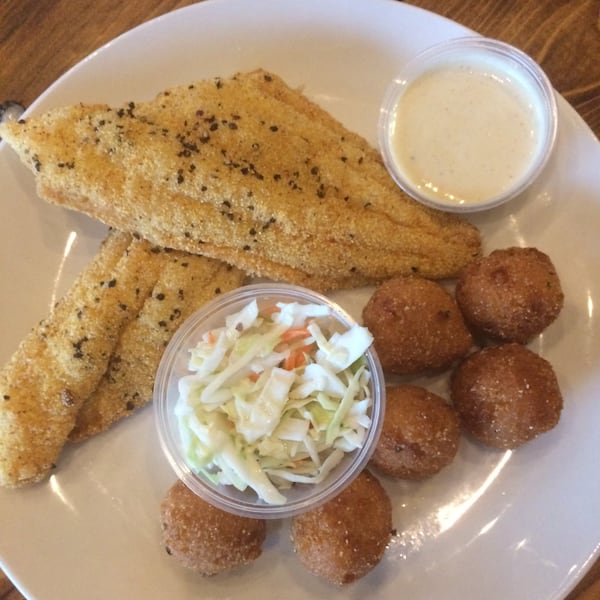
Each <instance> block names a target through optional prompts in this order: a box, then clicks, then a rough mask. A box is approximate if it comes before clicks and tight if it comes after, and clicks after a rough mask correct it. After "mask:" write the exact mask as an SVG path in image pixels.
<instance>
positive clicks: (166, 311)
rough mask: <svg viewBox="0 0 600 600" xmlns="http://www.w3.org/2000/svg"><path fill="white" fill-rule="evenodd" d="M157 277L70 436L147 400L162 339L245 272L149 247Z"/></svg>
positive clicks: (101, 426)
mask: <svg viewBox="0 0 600 600" xmlns="http://www.w3.org/2000/svg"><path fill="white" fill-rule="evenodd" d="M153 250H154V252H153V253H152V259H153V260H154V261H158V264H159V271H158V273H157V280H156V282H155V284H154V286H153V288H152V290H151V291H150V293H149V294H147V296H146V298H145V300H144V302H143V305H142V306H141V308H140V310H139V312H138V314H137V315H136V318H135V319H133V320H131V321H130V322H129V323H128V324H127V325H126V326H125V327H124V329H123V331H122V332H121V335H120V336H119V340H118V342H117V345H116V347H115V349H114V351H113V353H112V355H111V358H110V361H109V363H108V367H107V370H106V372H105V373H104V375H103V377H102V379H101V381H100V383H99V384H98V387H97V388H96V389H95V390H94V391H93V392H92V393H91V395H90V396H89V397H88V398H87V399H86V400H85V402H84V403H83V405H82V407H81V409H80V411H79V413H78V414H77V421H76V424H75V427H74V428H73V430H72V431H71V433H70V435H69V440H70V441H81V440H83V439H85V438H88V437H90V436H91V435H94V434H96V433H99V432H101V431H104V430H106V429H108V427H110V425H112V424H113V423H114V422H116V421H117V420H119V419H121V418H123V417H126V416H129V415H131V414H133V412H134V411H135V410H136V409H137V408H139V407H141V406H144V405H145V404H147V403H148V402H150V400H151V399H152V391H153V387H154V375H155V373H156V370H157V368H158V364H159V362H160V359H161V357H162V354H163V351H164V349H165V347H166V345H167V344H168V343H169V341H170V339H171V337H172V336H173V334H174V333H175V331H176V330H177V328H178V327H179V326H180V325H181V324H182V323H183V321H184V320H185V319H187V317H189V316H190V315H191V314H192V313H193V312H194V311H195V310H197V309H198V308H200V306H202V305H203V304H205V303H206V302H208V301H209V300H212V299H213V298H214V297H215V296H217V295H219V294H221V293H224V292H227V291H229V290H232V289H234V288H237V287H239V286H240V285H242V283H243V282H244V279H245V274H244V273H243V272H242V271H240V270H238V269H233V268H231V267H229V266H228V265H226V264H225V263H223V262H221V261H216V260H213V259H210V258H205V257H202V256H196V255H192V254H188V253H185V252H177V251H165V250H164V249H162V248H154V249H153Z"/></svg>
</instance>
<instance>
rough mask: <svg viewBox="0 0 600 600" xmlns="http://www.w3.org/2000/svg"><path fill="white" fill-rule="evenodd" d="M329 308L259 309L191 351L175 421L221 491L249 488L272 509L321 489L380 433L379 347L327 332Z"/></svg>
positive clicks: (352, 332)
mask: <svg viewBox="0 0 600 600" xmlns="http://www.w3.org/2000/svg"><path fill="white" fill-rule="evenodd" d="M331 322H332V320H331V313H330V309H329V307H327V306H325V305H317V304H300V303H297V302H290V303H283V302H280V303H277V304H276V306H274V307H272V309H271V310H269V311H266V312H264V313H261V311H259V307H258V304H257V302H256V300H253V301H251V302H250V303H248V304H247V305H246V306H245V307H244V308H243V309H242V310H241V311H239V312H238V313H236V314H233V315H230V316H229V317H227V319H226V322H225V326H224V327H220V328H217V329H214V330H212V331H210V332H207V333H206V334H205V335H204V336H203V337H202V339H201V340H200V341H199V342H198V344H197V345H196V346H195V347H194V348H192V349H191V350H190V360H189V364H188V366H189V371H190V373H189V374H188V375H185V376H184V377H182V378H181V379H180V380H179V399H178V401H177V404H176V406H175V414H176V416H177V419H178V423H179V431H180V439H181V443H182V446H183V449H184V455H185V458H186V462H187V463H188V465H189V466H190V468H192V469H194V470H195V471H197V472H199V473H203V474H205V475H206V476H207V477H208V478H209V479H210V480H211V481H213V482H214V483H217V484H225V485H233V486H235V487H236V488H238V489H240V490H245V489H247V488H248V487H249V488H251V489H253V490H254V491H255V492H256V494H257V495H258V496H259V497H260V498H261V499H262V500H263V501H265V502H266V503H269V504H285V502H286V498H285V496H284V495H283V494H282V492H281V490H284V489H286V488H289V487H290V486H291V485H293V484H294V483H306V484H316V483H319V482H321V481H323V480H324V479H325V478H326V477H327V475H328V474H329V473H330V472H331V471H332V470H333V469H334V468H335V466H336V465H337V464H339V462H340V461H341V460H342V458H343V456H344V454H345V453H347V452H352V451H353V450H355V449H357V448H360V447H361V446H362V444H363V443H364V439H365V437H366V432H367V430H368V428H369V427H370V425H371V420H370V417H369V414H368V413H369V408H370V407H371V405H372V397H371V393H370V388H369V382H370V379H371V374H370V372H369V370H368V368H367V363H366V360H365V358H364V354H365V352H366V350H367V349H368V348H369V346H370V345H371V343H372V341H373V338H372V336H371V334H370V333H369V331H368V330H367V329H366V328H364V327H360V326H359V325H353V326H352V327H351V328H350V329H347V330H346V331H344V332H341V333H340V332H337V331H332V332H330V331H329V330H328V329H327V326H328V324H329V323H331Z"/></svg>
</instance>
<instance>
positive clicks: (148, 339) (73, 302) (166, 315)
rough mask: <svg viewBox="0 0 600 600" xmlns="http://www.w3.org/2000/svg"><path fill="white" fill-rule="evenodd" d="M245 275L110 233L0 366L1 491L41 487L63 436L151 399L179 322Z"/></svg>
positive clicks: (93, 429) (102, 425) (95, 427)
mask: <svg viewBox="0 0 600 600" xmlns="http://www.w3.org/2000/svg"><path fill="white" fill-rule="evenodd" d="M244 278H245V274H244V273H243V272H242V271H239V270H238V269H235V268H232V267H229V266H228V265H226V264H224V263H222V262H220V261H215V260H213V259H209V258H205V257H202V256H196V255H190V254H187V253H184V252H177V251H173V250H168V249H164V248H159V247H157V246H154V245H152V244H151V243H150V242H148V241H146V240H144V239H138V238H135V237H132V236H131V235H129V234H126V233H122V232H117V231H111V232H110V233H109V235H108V236H107V238H106V240H105V242H104V243H103V245H102V246H101V248H100V250H99V252H98V254H97V256H96V257H95V258H94V260H92V262H91V263H90V264H89V265H88V267H87V268H86V269H85V270H84V271H83V272H82V273H81V275H80V276H79V277H78V278H77V279H76V281H75V282H74V283H73V284H72V286H71V287H70V288H69V290H68V291H67V293H66V294H65V296H64V297H63V298H62V299H61V300H60V302H58V304H57V305H56V306H55V307H54V309H53V310H52V312H51V313H50V315H49V316H48V317H47V318H46V319H44V320H43V321H41V323H40V324H38V325H37V326H36V327H34V328H33V329H32V330H31V332H30V333H29V334H28V335H27V336H26V337H25V339H24V340H23V341H22V342H21V344H20V345H19V347H18V348H17V350H16V352H15V353H14V354H13V356H12V357H11V358H10V359H9V361H8V362H7V364H6V365H4V367H3V368H2V370H0V394H1V397H2V401H1V402H0V486H6V487H18V486H21V485H25V484H27V483H33V482H36V481H40V480H41V479H43V478H44V477H46V476H47V475H48V474H49V472H50V470H51V469H52V468H53V467H54V466H55V465H56V463H57V461H58V458H59V455H60V452H61V450H62V448H63V447H64V445H65V443H66V442H67V441H68V440H70V441H74V440H80V439H83V438H85V437H89V436H90V435H92V434H94V433H97V432H99V431H103V430H105V429H107V428H108V427H109V426H110V425H111V424H112V423H114V422H115V421H117V420H118V419H120V418H122V417H124V416H127V415H129V414H131V413H132V411H133V410H134V409H136V408H138V407H139V406H142V405H143V404H145V403H146V402H148V401H149V400H150V399H151V398H152V386H153V381H154V374H155V371H156V368H157V365H158V362H159V360H160V358H161V356H162V352H163V350H164V347H165V345H166V344H167V343H168V341H169V340H170V338H171V336H172V335H173V333H174V331H175V328H176V327H177V325H178V324H179V323H181V321H182V320H183V319H185V318H186V317H187V316H188V315H189V314H190V313H191V312H193V311H194V310H196V309H197V308H199V307H200V306H201V305H202V304H203V303H205V302H206V301H207V300H208V299H210V298H212V297H213V296H214V295H215V294H218V293H221V292H225V291H227V290H229V289H233V288H234V287H238V286H239V285H241V283H242V282H243V280H244Z"/></svg>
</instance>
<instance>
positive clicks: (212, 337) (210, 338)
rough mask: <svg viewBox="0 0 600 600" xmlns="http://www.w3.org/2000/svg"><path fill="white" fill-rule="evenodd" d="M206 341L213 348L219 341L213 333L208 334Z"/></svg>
mask: <svg viewBox="0 0 600 600" xmlns="http://www.w3.org/2000/svg"><path fill="white" fill-rule="evenodd" d="M206 341H207V342H208V343H209V344H210V345H211V346H212V345H213V344H214V343H215V342H216V341H217V340H216V338H215V334H214V333H213V332H212V331H209V332H207V334H206Z"/></svg>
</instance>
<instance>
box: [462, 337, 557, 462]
mask: <svg viewBox="0 0 600 600" xmlns="http://www.w3.org/2000/svg"><path fill="white" fill-rule="evenodd" d="M451 393H452V401H453V403H454V406H455V408H456V410H457V411H458V413H459V415H460V418H461V422H462V424H463V427H464V429H465V430H466V431H468V432H469V433H470V434H471V435H473V437H475V438H476V439H478V440H479V441H480V442H482V443H484V444H486V445H488V446H492V447H494V448H499V449H502V450H507V449H511V448H516V447H518V446H521V445H522V444H524V443H526V442H528V441H530V440H532V439H533V438H535V437H536V436H538V435H539V434H541V433H544V432H545V431H549V430H550V429H552V428H553V427H555V426H556V425H557V423H558V421H559V418H560V414H561V411H562V407H563V399H562V394H561V391H560V388H559V384H558V380H557V378H556V375H555V373H554V369H553V368H552V365H551V364H550V363H549V362H548V361H547V360H545V359H544V358H542V357H541V356H539V355H538V354H536V353H535V352H532V351H531V350H529V349H528V348H526V347H525V346H522V345H521V344H517V343H511V344H503V345H501V346H491V347H488V348H484V349H483V350H479V351H478V352H475V353H474V354H471V355H470V356H468V357H467V358H466V359H465V360H464V361H462V362H461V364H460V365H458V367H457V368H456V370H455V371H454V373H453V374H452V380H451Z"/></svg>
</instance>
